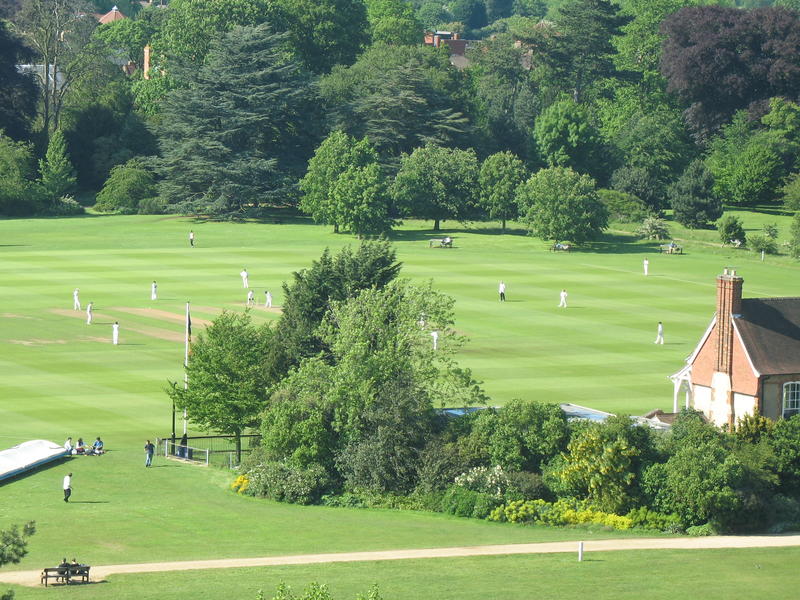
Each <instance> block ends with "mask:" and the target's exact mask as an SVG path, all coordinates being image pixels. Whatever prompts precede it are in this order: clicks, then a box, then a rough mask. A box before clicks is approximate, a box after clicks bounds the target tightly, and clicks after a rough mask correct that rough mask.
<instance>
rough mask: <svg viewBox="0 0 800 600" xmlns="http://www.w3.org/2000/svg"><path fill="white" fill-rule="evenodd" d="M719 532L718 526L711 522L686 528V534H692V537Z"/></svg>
mask: <svg viewBox="0 0 800 600" xmlns="http://www.w3.org/2000/svg"><path fill="white" fill-rule="evenodd" d="M718 533H719V531H717V528H716V527H714V526H713V525H712V524H711V523H705V524H704V525H693V526H692V527H687V528H686V535H690V536H692V537H704V536H708V535H717V534H718Z"/></svg>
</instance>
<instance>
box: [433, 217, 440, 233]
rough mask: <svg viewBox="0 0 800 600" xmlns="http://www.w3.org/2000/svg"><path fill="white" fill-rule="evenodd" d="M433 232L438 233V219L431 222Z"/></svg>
mask: <svg viewBox="0 0 800 600" xmlns="http://www.w3.org/2000/svg"><path fill="white" fill-rule="evenodd" d="M433 230H434V231H439V219H434V220H433Z"/></svg>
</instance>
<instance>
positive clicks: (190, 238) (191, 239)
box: [189, 229, 194, 248]
mask: <svg viewBox="0 0 800 600" xmlns="http://www.w3.org/2000/svg"><path fill="white" fill-rule="evenodd" d="M189 245H190V246H191V247H192V248H194V231H192V230H191V229H190V230H189Z"/></svg>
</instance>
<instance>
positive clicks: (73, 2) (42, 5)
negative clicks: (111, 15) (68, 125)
mask: <svg viewBox="0 0 800 600" xmlns="http://www.w3.org/2000/svg"><path fill="white" fill-rule="evenodd" d="M91 12H92V11H91V10H90V9H89V6H88V5H87V4H86V3H85V2H83V1H82V0H25V2H24V3H23V5H22V8H21V10H20V12H19V14H18V15H17V17H16V19H15V22H16V24H17V31H18V32H19V33H20V35H21V36H22V37H23V39H25V41H26V42H27V44H28V46H30V47H31V48H32V49H33V51H34V52H35V53H36V62H37V63H38V64H39V65H41V67H40V68H38V69H37V70H36V75H37V78H38V80H39V92H40V96H41V102H42V105H41V106H42V108H41V113H40V117H41V122H42V130H43V131H44V133H45V134H46V135H49V134H50V132H51V131H54V130H56V129H58V127H59V120H60V118H61V112H62V109H63V108H64V102H65V99H66V97H67V96H68V94H69V92H70V90H71V89H72V86H73V85H74V84H75V83H77V82H79V81H80V80H81V79H82V78H84V77H85V76H86V75H87V74H88V73H90V72H91V71H92V70H94V69H97V68H100V67H101V65H102V64H103V62H104V60H105V59H104V57H102V56H100V55H99V54H98V52H97V51H98V49H99V48H98V46H97V45H95V44H94V43H92V32H93V31H94V29H95V27H96V24H97V23H96V21H95V20H94V19H93V18H92V17H91V16H90V15H91Z"/></svg>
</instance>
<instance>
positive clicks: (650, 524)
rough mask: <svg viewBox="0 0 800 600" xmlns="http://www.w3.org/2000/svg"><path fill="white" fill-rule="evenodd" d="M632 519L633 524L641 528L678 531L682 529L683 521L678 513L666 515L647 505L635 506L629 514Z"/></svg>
mask: <svg viewBox="0 0 800 600" xmlns="http://www.w3.org/2000/svg"><path fill="white" fill-rule="evenodd" d="M625 516H626V517H628V518H629V519H630V520H631V523H632V526H633V527H636V528H639V529H654V530H657V531H667V532H670V533H677V532H678V531H681V530H682V528H681V521H680V519H679V518H678V517H677V515H665V514H663V513H660V512H656V511H654V510H650V509H649V508H647V507H646V506H642V507H640V508H634V509H633V510H632V511H630V512H629V513H628V514H627V515H625Z"/></svg>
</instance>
